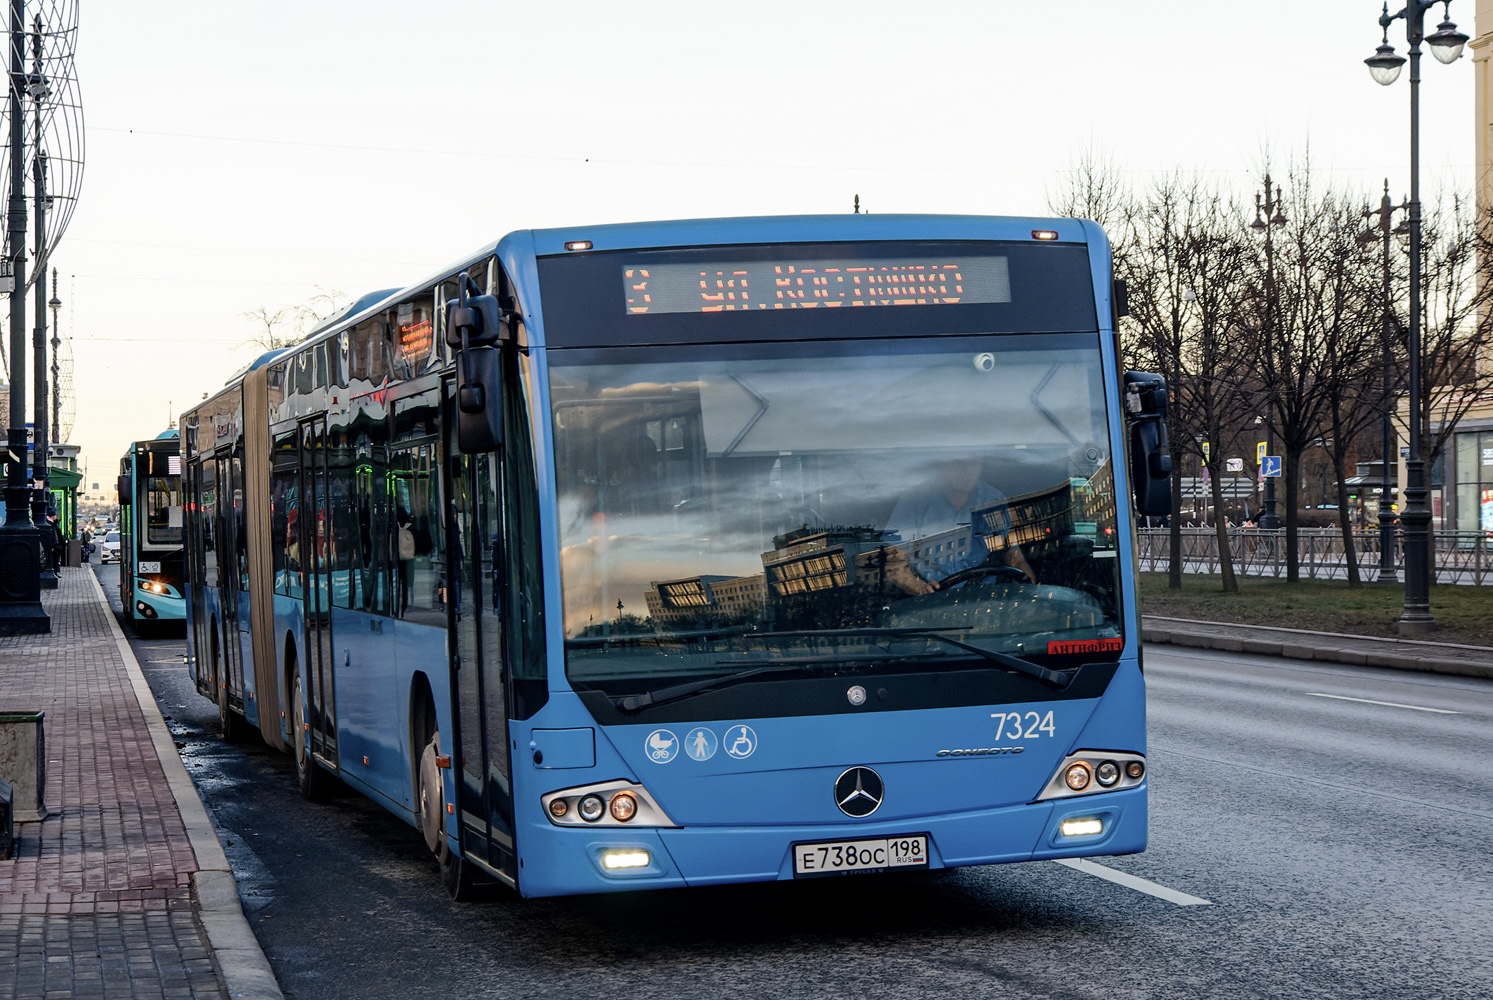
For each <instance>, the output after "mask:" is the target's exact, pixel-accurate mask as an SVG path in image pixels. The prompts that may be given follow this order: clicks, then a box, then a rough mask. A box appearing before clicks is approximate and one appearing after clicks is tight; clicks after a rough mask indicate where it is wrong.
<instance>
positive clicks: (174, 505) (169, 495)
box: [143, 457, 182, 545]
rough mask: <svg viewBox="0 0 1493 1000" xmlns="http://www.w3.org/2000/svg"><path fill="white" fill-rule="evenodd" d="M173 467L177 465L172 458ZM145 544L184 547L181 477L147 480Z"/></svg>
mask: <svg viewBox="0 0 1493 1000" xmlns="http://www.w3.org/2000/svg"><path fill="white" fill-rule="evenodd" d="M172 461H173V463H174V462H176V461H177V459H176V458H175V457H173V458H172ZM143 485H144V499H145V511H146V519H145V542H146V544H147V545H180V544H181V535H182V528H181V476H180V474H172V475H169V476H147V477H146V478H145V482H144V484H143Z"/></svg>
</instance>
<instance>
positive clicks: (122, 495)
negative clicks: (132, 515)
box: [114, 475, 134, 507]
mask: <svg viewBox="0 0 1493 1000" xmlns="http://www.w3.org/2000/svg"><path fill="white" fill-rule="evenodd" d="M114 488H115V489H116V490H118V491H119V506H121V507H128V506H129V505H130V504H131V503H133V502H134V501H133V500H132V499H131V497H130V477H129V476H124V475H121V476H120V477H119V478H118V479H116V480H115V481H114Z"/></svg>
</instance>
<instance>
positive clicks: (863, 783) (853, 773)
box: [835, 767, 886, 819]
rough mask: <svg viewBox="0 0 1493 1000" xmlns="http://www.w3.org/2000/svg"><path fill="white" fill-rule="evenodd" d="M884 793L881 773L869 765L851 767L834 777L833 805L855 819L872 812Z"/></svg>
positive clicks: (878, 804) (879, 803)
mask: <svg viewBox="0 0 1493 1000" xmlns="http://www.w3.org/2000/svg"><path fill="white" fill-rule="evenodd" d="M885 793H886V788H885V786H884V785H882V783H881V775H879V774H877V773H876V772H875V771H873V770H871V769H870V768H869V767H852V768H850V769H849V770H848V771H846V772H845V773H844V774H841V775H840V776H839V777H838V778H836V779H835V805H837V806H839V807H840V811H841V812H842V813H844V814H845V815H846V816H851V817H854V818H855V819H863V818H864V817H866V816H869V815H871V814H872V813H874V812H875V811H876V810H877V808H878V807H879V806H880V805H881V799H882V797H883V795H885Z"/></svg>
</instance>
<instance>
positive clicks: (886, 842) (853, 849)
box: [793, 833, 928, 878]
mask: <svg viewBox="0 0 1493 1000" xmlns="http://www.w3.org/2000/svg"><path fill="white" fill-rule="evenodd" d="M927 867H928V837H927V835H925V834H921V833H918V834H909V835H907V836H903V837H878V838H875V839H871V840H830V841H825V842H823V843H818V844H794V845H793V877H794V878H813V877H814V876H816V875H845V874H848V873H850V872H880V871H890V870H893V869H898V868H927Z"/></svg>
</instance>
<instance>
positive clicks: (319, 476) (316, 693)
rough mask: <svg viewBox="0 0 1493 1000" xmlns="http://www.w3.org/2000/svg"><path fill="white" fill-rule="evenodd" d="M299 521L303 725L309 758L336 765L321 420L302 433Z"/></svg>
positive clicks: (327, 517) (323, 427) (323, 426)
mask: <svg viewBox="0 0 1493 1000" xmlns="http://www.w3.org/2000/svg"><path fill="white" fill-rule="evenodd" d="M300 437H301V447H300V495H301V503H300V516H299V518H298V525H299V529H300V530H299V532H298V537H297V545H298V548H299V552H300V563H301V593H302V594H303V595H304V600H305V611H304V619H305V623H306V643H305V646H306V662H305V663H304V664H302V666H301V675H302V678H303V681H302V683H303V684H304V685H305V697H306V707H307V712H306V722H307V723H308V724H309V725H310V727H311V729H310V741H309V745H310V748H311V752H312V753H314V754H316V755H317V756H318V757H320V758H321V759H322V760H323V761H324V762H325V763H327V764H329V765H331V766H333V767H335V766H336V765H337V712H336V699H335V693H334V685H333V682H332V600H331V598H332V592H331V587H332V576H331V571H332V561H331V560H332V552H331V551H330V549H331V545H332V525H331V522H330V517H331V511H330V508H329V506H328V501H327V432H326V424H325V422H324V421H323V420H322V418H320V417H317V418H315V419H313V420H309V421H307V422H306V423H303V424H302V425H301V428H300Z"/></svg>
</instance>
